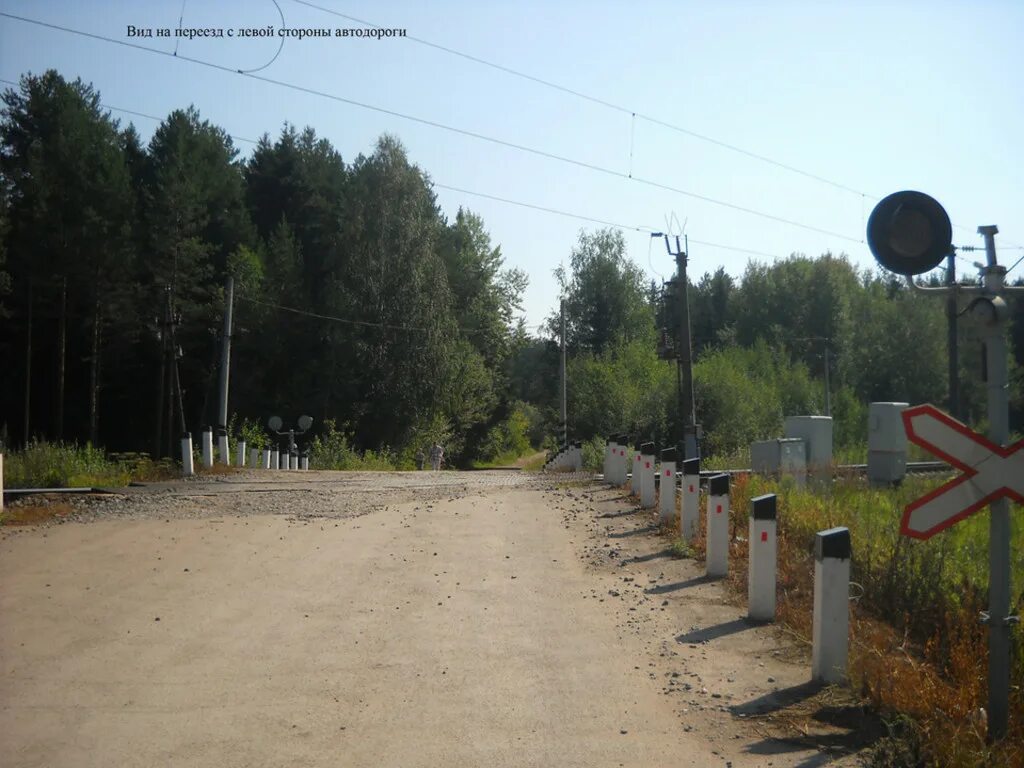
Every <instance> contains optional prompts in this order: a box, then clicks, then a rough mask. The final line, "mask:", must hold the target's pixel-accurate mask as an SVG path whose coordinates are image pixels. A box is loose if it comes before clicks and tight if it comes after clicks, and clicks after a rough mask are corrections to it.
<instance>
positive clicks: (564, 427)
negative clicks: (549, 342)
mask: <svg viewBox="0 0 1024 768" xmlns="http://www.w3.org/2000/svg"><path fill="white" fill-rule="evenodd" d="M559 310H560V313H561V316H562V365H561V374H562V410H561V417H562V420H561V423H560V424H559V426H558V429H559V432H560V433H561V434H560V435H559V437H560V440H561V446H560V447H562V448H565V446H566V445H568V444H569V427H568V423H567V422H568V418H567V416H568V414H567V409H566V377H565V299H562V301H561V303H560V305H559Z"/></svg>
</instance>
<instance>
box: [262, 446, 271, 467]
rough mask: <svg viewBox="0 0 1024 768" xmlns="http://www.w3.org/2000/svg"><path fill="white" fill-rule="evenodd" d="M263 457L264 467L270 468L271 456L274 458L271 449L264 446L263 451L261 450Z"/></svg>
mask: <svg viewBox="0 0 1024 768" xmlns="http://www.w3.org/2000/svg"><path fill="white" fill-rule="evenodd" d="M261 457H262V459H263V468H264V469H270V460H271V458H273V457H272V455H271V452H270V449H269V448H264V449H263V451H262V452H261Z"/></svg>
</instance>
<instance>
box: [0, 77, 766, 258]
mask: <svg viewBox="0 0 1024 768" xmlns="http://www.w3.org/2000/svg"><path fill="white" fill-rule="evenodd" d="M0 83H6V84H7V85H13V86H17V85H18V83H16V82H14V81H13V80H8V79H6V78H2V77H0ZM100 106H101V107H102V108H103V109H108V110H111V111H114V112H124V113H125V114H129V115H135V116H137V117H144V118H146V119H147V120H155V121H156V122H162V121H163V118H161V117H157V116H155V115H147V114H146V113H145V112H136V111H135V110H131V109H123V108H121V107H115V106H112V105H110V104H100ZM228 135H229V136H230V137H231V138H232V139H234V140H235V141H244V142H248V143H250V144H258V143H259V142H258V141H256V140H255V139H247V138H245V137H243V136H235V135H234V134H228ZM430 184H431V185H432V186H434V187H437V188H438V189H446V190H449V191H451V192H458V193H460V194H464V195H472V196H473V197H481V198H484V199H486V200H493V201H495V202H499V203H505V204H507V205H515V206H518V207H520V208H528V209H530V210H534V211H540V212H542V213H550V214H554V215H557V216H563V217H565V218H570V219H577V220H579V221H587V222H590V223H592V224H601V225H603V226H606V227H614V228H615V229H621V230H623V231H627V232H643V233H646V234H650V233H651V232H654V231H655V230H654V229H653V228H652V227H646V226H642V225H632V224H620V223H618V222H615V221H611V220H609V219H600V218H597V217H594V216H586V215H584V214H580V213H572V212H570V211H563V210H560V209H558V208H550V207H548V206H545V205H538V204H536V203H527V202H524V201H522V200H513V199H511V198H507V197H500V196H498V195H492V194H489V193H487V192H477V191H475V190H472V189H465V188H463V187H455V186H452V185H450V184H442V183H440V182H438V181H434V180H433V179H431V180H430ZM693 242H694V243H697V244H698V245H704V246H707V247H709V248H718V249H721V250H725V251H735V252H736V253H747V254H751V255H753V256H764V257H765V258H769V259H778V258H779V256H778V254H774V253H767V252H765V251H757V250H753V249H751V248H740V247H739V246H735V245H725V244H723V243H713V242H710V241H706V240H694V241H693Z"/></svg>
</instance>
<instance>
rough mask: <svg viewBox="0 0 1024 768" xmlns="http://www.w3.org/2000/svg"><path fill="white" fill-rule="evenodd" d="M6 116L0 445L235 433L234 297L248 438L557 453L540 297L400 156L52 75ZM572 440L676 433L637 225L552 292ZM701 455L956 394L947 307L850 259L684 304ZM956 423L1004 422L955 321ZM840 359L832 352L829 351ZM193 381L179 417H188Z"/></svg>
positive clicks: (577, 255) (591, 250)
mask: <svg viewBox="0 0 1024 768" xmlns="http://www.w3.org/2000/svg"><path fill="white" fill-rule="evenodd" d="M3 103H4V107H3V112H2V115H0V142H2V156H0V329H2V330H0V365H2V370H3V371H4V375H3V376H2V377H0V429H2V430H3V432H2V434H0V437H2V438H3V441H4V442H5V443H7V444H9V445H15V446H16V445H21V444H23V443H24V442H25V441H26V440H28V439H49V440H74V441H81V442H85V441H89V442H91V443H92V444H94V445H100V446H104V447H106V448H108V449H111V450H136V451H148V452H150V453H152V454H154V455H169V454H171V453H172V449H173V447H174V444H175V442H176V437H177V435H178V433H179V432H180V431H181V426H180V425H181V423H182V422H184V424H185V425H186V427H187V428H188V429H189V430H190V431H192V432H193V433H196V432H198V431H199V430H200V429H202V428H203V427H204V426H206V425H211V424H215V423H216V419H217V416H216V413H217V376H218V366H219V358H220V345H221V333H222V314H223V311H224V305H225V284H226V279H227V277H228V276H232V277H233V279H234V296H235V301H234V327H233V332H232V344H233V347H232V369H231V374H232V375H231V397H230V410H231V412H232V414H234V418H233V419H232V424H233V426H234V428H235V429H239V428H241V425H242V424H243V423H244V422H245V420H249V421H250V422H251V423H253V424H255V423H262V422H264V421H265V419H266V418H267V416H269V415H271V414H278V415H281V416H283V417H284V418H285V420H286V421H289V420H291V421H294V418H295V417H297V416H298V415H299V414H300V413H308V414H309V415H311V416H313V417H314V419H315V420H316V422H315V423H316V425H317V426H316V429H323V428H324V427H325V426H327V425H336V427H337V428H338V430H339V431H340V432H342V433H343V434H345V435H346V436H347V439H348V440H350V441H351V443H352V444H353V445H354V446H356V447H357V448H359V449H363V450H374V451H381V450H386V451H390V452H392V453H393V455H395V456H403V455H404V456H408V455H410V454H411V452H414V451H415V450H417V449H418V448H420V447H422V446H423V445H425V444H427V443H429V442H430V441H433V440H439V441H441V442H442V443H444V444H445V445H446V446H447V447H448V451H449V455H450V456H452V457H453V458H454V459H455V460H456V461H459V462H462V463H465V462H469V461H472V460H478V459H483V460H486V459H489V458H494V457H496V456H498V455H502V454H505V453H507V452H508V451H509V449H518V448H522V447H523V446H525V445H527V443H532V445H534V446H535V447H536V446H539V445H540V444H541V443H542V441H544V440H545V438H546V439H548V440H549V441H550V439H551V437H550V436H552V435H553V434H554V427H555V424H556V423H557V412H558V402H557V397H558V358H559V356H558V347H557V343H556V339H557V337H558V334H557V329H558V318H557V317H556V315H557V309H556V310H555V311H554V312H553V314H552V317H551V318H550V320H549V322H548V324H547V326H546V332H544V333H543V334H541V335H540V336H535V335H531V334H529V333H528V332H527V329H526V328H525V327H524V325H523V322H522V321H521V320H518V319H517V312H518V310H519V308H520V305H519V302H520V298H521V296H522V294H523V291H524V289H525V287H526V284H527V276H526V275H525V274H523V273H522V272H521V271H519V270H517V269H510V268H507V267H506V266H505V263H504V259H503V256H502V253H501V249H500V247H499V246H498V245H496V244H495V243H493V242H492V241H491V238H490V235H489V234H488V232H487V229H486V226H485V223H484V222H483V221H482V220H481V218H480V217H479V216H477V215H475V214H473V213H472V212H470V211H468V210H459V211H458V212H457V214H456V215H455V218H454V220H449V219H448V218H447V217H446V216H445V215H444V214H443V213H442V211H441V210H440V208H439V206H438V204H437V200H436V197H435V195H434V193H433V191H432V185H431V181H430V177H429V175H428V174H427V173H426V172H425V171H424V170H422V169H421V168H419V167H418V166H416V165H415V164H414V163H413V162H411V161H410V159H409V158H408V156H407V153H406V152H405V150H404V148H403V147H402V145H401V143H400V142H399V141H398V140H397V139H396V138H394V137H391V136H383V137H382V138H381V139H380V140H379V141H378V143H377V145H376V147H375V149H374V151H373V153H372V154H370V155H369V156H366V155H358V156H356V157H355V158H354V159H349V160H347V161H346V160H345V159H343V156H342V154H341V152H340V151H339V150H338V149H336V148H335V147H333V146H332V145H331V144H330V142H328V141H327V140H325V139H323V138H320V137H318V136H317V134H316V132H315V130H314V129H313V128H305V129H303V130H298V129H297V128H295V127H293V126H291V125H286V126H284V128H283V129H282V130H281V131H280V133H279V134H278V135H277V136H276V138H271V137H270V136H269V135H266V134H265V135H264V136H263V138H261V139H260V141H259V142H258V143H257V145H256V146H255V148H254V149H253V150H252V151H251V153H250V154H249V155H248V156H244V157H243V156H242V154H241V153H240V151H239V149H238V148H237V147H236V146H235V145H234V142H233V140H232V138H231V137H230V136H229V135H227V134H226V133H225V132H224V131H223V130H222V129H221V128H219V127H217V126H214V125H211V124H210V123H209V122H208V121H206V120H204V119H202V117H201V116H200V114H199V112H198V111H197V110H196V109H195V108H193V107H189V108H187V109H181V110H176V111H174V112H172V113H171V114H170V115H168V116H167V117H166V119H164V120H163V121H162V122H161V124H160V125H159V127H158V128H157V129H156V131H155V132H154V134H153V136H152V139H151V140H150V141H149V142H148V144H146V145H143V143H142V141H141V139H140V136H139V134H138V133H137V132H136V130H135V129H134V127H133V126H131V125H127V126H122V125H121V124H120V123H119V122H118V121H117V120H115V119H113V118H112V117H111V115H110V114H109V112H107V111H106V110H105V109H103V108H102V107H101V105H100V94H99V92H98V91H97V90H95V89H94V88H93V87H92V86H91V85H87V84H84V83H82V82H81V81H75V82H69V81H67V80H65V79H63V78H62V77H61V76H60V75H59V74H57V73H56V72H53V71H49V72H46V73H45V74H42V75H39V76H32V75H27V76H24V77H23V78H22V80H21V83H20V86H19V87H18V88H16V89H15V88H12V89H7V90H6V91H5V92H4V95H3ZM555 277H556V279H557V280H558V281H559V282H560V284H561V289H562V295H563V297H564V298H565V306H566V317H567V349H568V355H569V366H568V382H569V423H570V430H571V432H572V434H573V435H574V436H575V437H577V438H581V439H589V438H591V437H594V436H603V435H607V434H610V433H612V432H618V431H623V430H625V431H630V432H632V433H634V434H636V435H643V436H650V437H653V438H655V439H657V440H659V441H665V442H667V441H669V440H670V439H671V436H672V434H674V433H675V429H676V424H677V413H676V397H675V386H676V373H675V366H674V363H671V362H666V361H664V360H661V359H659V358H658V354H657V341H658V328H659V327H661V326H665V325H669V324H671V323H672V322H673V321H672V317H671V313H672V311H673V307H672V305H671V304H669V305H666V303H665V302H664V300H663V292H662V290H661V288H660V286H658V285H654V284H650V283H648V282H647V281H646V279H645V277H644V275H643V272H642V271H641V270H640V268H639V267H637V265H636V264H635V263H633V262H632V261H631V260H630V259H629V257H628V254H627V253H626V247H625V241H624V239H623V237H622V235H621V234H620V233H619V232H617V231H616V230H598V231H589V232H588V231H584V232H581V233H580V237H579V241H578V244H577V246H576V247H575V248H574V250H573V252H572V254H571V258H570V261H569V264H568V266H567V268H566V269H564V270H561V269H560V270H557V271H556V275H555ZM688 290H689V295H690V306H691V317H692V323H693V337H694V352H695V361H696V362H695V370H694V379H695V387H696V397H697V407H698V417H699V420H700V421H701V422H702V424H703V426H704V429H705V434H706V439H705V445H704V452H705V453H714V454H720V455H721V454H728V453H730V452H734V451H736V450H737V449H739V448H741V447H742V446H744V445H745V444H746V443H747V442H749V441H750V440H753V439H759V438H763V437H769V436H773V435H777V434H779V431H780V429H781V423H782V418H783V417H784V416H785V415H789V414H797V413H821V412H823V408H824V406H825V388H824V376H825V373H826V368H825V366H826V364H827V365H828V366H829V368H828V373H829V380H830V392H831V396H830V401H831V409H832V413H833V415H834V416H835V418H836V420H837V441H838V442H839V443H840V444H841V445H842V444H846V445H856V444H858V443H860V442H863V440H864V439H865V436H866V409H867V403H869V402H871V401H875V400H906V401H909V402H925V401H931V402H935V403H939V404H944V403H945V402H946V398H947V375H946V368H947V356H946V318H945V306H944V304H943V303H942V302H941V301H936V300H931V299H928V298H926V297H921V296H918V295H916V294H913V293H912V292H910V291H908V290H907V288H906V287H905V286H904V285H903V284H902V283H901V282H900V281H899V280H897V279H896V278H894V277H893V276H889V275H882V274H879V273H876V272H863V271H859V270H858V269H857V268H856V267H855V266H853V265H852V264H851V263H850V262H849V261H848V260H847V259H846V258H845V257H843V256H833V255H831V254H825V255H823V256H820V257H818V258H808V257H806V256H803V255H799V254H795V255H793V256H792V257H790V258H789V259H786V260H781V261H778V262H775V263H771V264H762V263H754V262H752V263H751V264H749V265H748V267H747V269H746V271H745V273H744V274H743V275H741V276H739V277H738V278H733V277H731V276H730V275H728V274H726V273H725V271H724V270H722V269H719V270H717V271H715V272H714V273H713V274H705V275H704V276H703V277H701V278H699V279H697V280H695V281H693V282H692V283H691V284H690V285H689V286H688ZM1014 312H1015V320H1014V324H1013V327H1012V336H1013V338H1012V345H1011V349H1012V351H1013V357H1014V360H1013V361H1012V364H1011V370H1012V376H1013V383H1012V385H1011V386H1012V392H1011V398H1012V410H1013V413H1012V425H1013V427H1014V428H1015V429H1016V430H1017V431H1019V430H1020V429H1021V427H1022V424H1024V398H1022V389H1024V388H1022V386H1021V384H1022V373H1021V372H1022V368H1021V363H1022V362H1024V315H1022V312H1021V308H1020V306H1019V305H1018V306H1015V307H1014ZM960 337H961V350H962V353H961V377H960V381H961V400H962V408H961V415H962V416H963V417H964V418H966V419H967V420H968V421H969V422H971V423H972V424H975V425H983V420H984V413H985V394H984V383H983V382H982V381H981V376H980V360H981V356H980V350H979V344H978V341H977V335H976V332H975V331H974V330H973V329H972V327H971V326H970V323H969V322H967V321H966V319H965V320H964V321H962V322H961V323H960ZM826 350H827V352H826ZM175 372H177V379H178V380H179V381H180V392H181V397H180V402H181V404H182V405H181V408H179V407H178V401H179V398H178V397H177V396H176V393H177V390H178V387H177V384H178V382H176V381H175V378H176V376H175Z"/></svg>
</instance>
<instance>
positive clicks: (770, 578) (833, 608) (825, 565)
mask: <svg viewBox="0 0 1024 768" xmlns="http://www.w3.org/2000/svg"><path fill="white" fill-rule="evenodd" d="M619 440H621V441H622V442H621V443H620V442H619ZM627 442H628V438H627V437H626V436H624V435H619V436H617V437H616V439H613V440H609V441H608V443H607V445H606V448H605V458H604V477H605V481H606V482H608V483H610V484H611V485H614V486H623V485H625V486H627V487H628V488H629V491H630V493H631V494H633V495H635V496H638V497H639V498H640V506H641V508H643V509H653V508H654V507H655V506H656V505H657V508H658V518H659V520H660V522H661V524H662V525H663V526H665V527H671V526H672V525H673V524H674V522H675V515H676V499H677V498H680V514H679V534H680V536H681V537H682V538H683V540H684V541H687V542H689V541H691V540H692V539H693V537H694V536H695V535H696V534H697V529H698V523H699V516H700V508H699V504H700V501H699V499H700V461H699V459H687V460H686V461H684V462H683V463H682V467H683V468H682V471H681V472H679V471H677V469H676V461H675V459H676V452H675V450H674V449H666V450H664V451H662V462H661V467H660V469H656V467H655V457H654V445H653V443H643V444H641V445H640V446H639V448H637V449H635V450H632V449H631V448H630V446H629V445H628V444H627ZM630 463H631V464H632V470H633V471H632V474H631V475H627V472H626V468H627V466H628V465H629V464H630ZM656 475H658V476H659V481H660V482H659V485H660V493H659V494H658V499H657V503H656V501H655V498H654V493H655V476H656ZM677 477H678V478H680V480H681V482H679V483H677V481H676V478H677ZM707 491H708V493H707V505H706V518H705V519H706V530H707V534H706V546H705V551H706V559H705V573H706V575H707V576H709V577H712V578H724V577H725V576H727V575H728V572H729V475H727V474H724V473H723V474H717V475H713V476H711V477H710V478H708V481H707ZM777 513H778V509H777V499H776V496H775V495H774V494H767V495H765V496H758V497H756V498H754V499H752V500H751V504H750V518H749V539H748V542H749V546H748V553H749V555H748V556H749V562H748V564H747V598H748V609H747V610H748V616H749V618H750V619H751V620H754V621H773V620H774V619H775V594H776V574H777V561H778V544H777ZM850 555H851V547H850V532H849V530H848V529H846V528H832V529H829V530H827V531H821V532H819V533H817V534H816V536H815V543H814V617H813V630H812V634H813V638H812V641H813V650H812V654H811V676H812V678H813V679H814V680H819V681H822V682H826V683H833V682H841V681H843V680H845V678H846V662H847V656H848V651H849V620H850V618H849V617H850V609H849V582H850Z"/></svg>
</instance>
